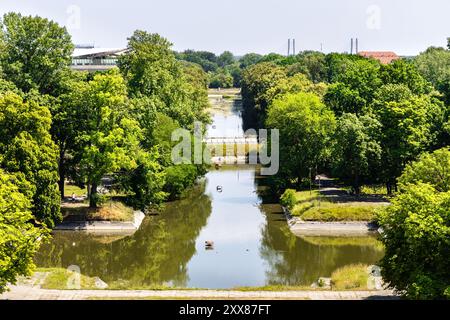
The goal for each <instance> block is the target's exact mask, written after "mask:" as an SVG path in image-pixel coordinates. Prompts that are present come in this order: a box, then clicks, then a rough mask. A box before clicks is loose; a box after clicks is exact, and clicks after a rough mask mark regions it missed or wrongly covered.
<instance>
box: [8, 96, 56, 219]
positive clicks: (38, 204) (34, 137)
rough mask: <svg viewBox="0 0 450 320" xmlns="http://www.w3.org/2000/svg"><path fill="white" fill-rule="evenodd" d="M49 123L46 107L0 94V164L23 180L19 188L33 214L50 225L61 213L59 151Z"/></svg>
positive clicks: (49, 117)
mask: <svg viewBox="0 0 450 320" xmlns="http://www.w3.org/2000/svg"><path fill="white" fill-rule="evenodd" d="M50 126H51V115H50V111H49V109H48V108H47V107H45V106H42V105H40V104H39V103H38V102H36V101H33V100H30V101H24V100H23V98H22V97H20V96H18V95H17V94H15V93H13V92H5V93H3V94H0V155H1V156H0V167H1V168H3V169H4V170H5V171H7V172H8V173H11V174H15V175H16V176H18V177H21V181H26V183H24V184H23V185H21V186H20V191H21V192H22V193H23V194H25V195H26V196H27V197H28V198H29V199H32V212H33V214H34V217H35V218H36V220H37V221H39V222H42V223H45V224H46V225H47V226H49V227H53V226H54V224H55V222H58V221H60V220H61V214H60V211H59V205H60V195H59V191H58V185H57V181H58V171H57V159H58V153H57V147H56V145H55V144H54V143H53V141H52V139H51V135H50V133H49V130H50Z"/></svg>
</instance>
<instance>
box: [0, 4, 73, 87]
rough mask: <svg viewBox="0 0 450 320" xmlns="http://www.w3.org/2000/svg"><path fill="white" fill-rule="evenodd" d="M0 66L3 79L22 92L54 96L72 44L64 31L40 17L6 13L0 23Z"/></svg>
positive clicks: (68, 58)
mask: <svg viewBox="0 0 450 320" xmlns="http://www.w3.org/2000/svg"><path fill="white" fill-rule="evenodd" d="M0 29H1V30H0V43H1V45H0V47H2V50H1V51H0V65H1V68H2V69H3V73H4V75H5V77H6V78H7V79H9V80H10V81H12V82H13V83H15V84H16V86H17V87H18V88H19V89H21V90H22V91H24V92H28V91H30V90H31V89H38V90H39V92H41V93H44V94H55V92H56V91H57V90H58V86H59V82H60V78H61V76H62V74H61V73H62V72H63V70H64V68H66V67H67V66H69V65H70V62H71V54H72V51H73V48H74V47H73V44H72V41H71V37H70V35H69V33H68V32H67V30H66V29H65V28H63V27H60V26H59V25H58V24H57V23H55V22H53V21H49V20H47V19H44V18H40V17H37V16H36V17H32V16H22V15H21V14H19V13H7V14H5V15H4V16H3V21H2V23H1V24H0Z"/></svg>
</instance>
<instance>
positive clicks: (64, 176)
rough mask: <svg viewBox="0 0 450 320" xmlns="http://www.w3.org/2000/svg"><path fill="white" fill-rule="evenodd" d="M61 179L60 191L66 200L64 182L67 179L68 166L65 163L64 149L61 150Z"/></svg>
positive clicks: (59, 167) (59, 183)
mask: <svg viewBox="0 0 450 320" xmlns="http://www.w3.org/2000/svg"><path fill="white" fill-rule="evenodd" d="M58 169H59V181H58V187H59V192H60V194H61V200H64V182H65V179H66V168H65V163H64V151H60V152H59V166H58Z"/></svg>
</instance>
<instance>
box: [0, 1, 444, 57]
mask: <svg viewBox="0 0 450 320" xmlns="http://www.w3.org/2000/svg"><path fill="white" fill-rule="evenodd" d="M9 11H16V12H21V13H22V14H27V15H29V14H32V15H40V16H44V17H47V18H49V19H52V20H55V21H57V22H58V23H60V24H62V25H65V26H67V27H68V30H69V32H70V33H71V34H72V36H73V41H74V43H76V44H80V43H83V44H91V43H95V45H96V46H97V47H124V46H125V45H126V38H127V37H128V36H129V35H131V34H132V32H133V31H134V30H135V29H143V30H147V31H150V32H157V33H159V34H161V35H163V36H165V37H167V38H168V39H169V40H170V41H171V42H172V43H173V44H174V49H175V50H184V49H195V50H208V51H212V52H215V53H220V52H223V51H224V50H230V51H232V52H233V53H235V54H237V55H241V54H244V53H248V52H258V53H269V52H278V53H286V52H287V39H288V38H295V39H296V47H297V51H300V50H306V49H310V50H320V49H321V44H322V48H323V51H324V52H331V51H337V52H344V51H349V50H350V38H352V37H353V38H355V37H358V38H359V49H360V50H389V51H395V52H396V53H398V54H401V55H415V54H417V53H419V52H421V51H423V50H425V49H426V48H427V47H429V46H431V45H433V46H445V44H446V38H447V37H450V17H449V14H450V0H227V1H214V0H145V1H144V0H126V1H124V0H121V1H116V0H108V1H106V0H37V1H36V0H0V13H2V14H3V13H5V12H9Z"/></svg>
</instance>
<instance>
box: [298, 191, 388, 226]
mask: <svg viewBox="0 0 450 320" xmlns="http://www.w3.org/2000/svg"><path fill="white" fill-rule="evenodd" d="M295 197H296V200H297V203H296V204H295V205H294V207H293V208H292V210H291V213H292V215H294V216H297V217H300V218H301V219H302V220H305V221H372V220H374V219H375V216H376V212H377V210H378V209H379V208H380V207H381V206H383V204H380V203H378V202H364V201H361V202H359V201H353V202H339V198H337V200H336V199H335V200H333V201H331V200H330V199H329V198H327V197H326V196H320V193H319V191H318V190H313V191H312V192H311V191H309V190H307V191H298V192H296V194H295Z"/></svg>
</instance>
